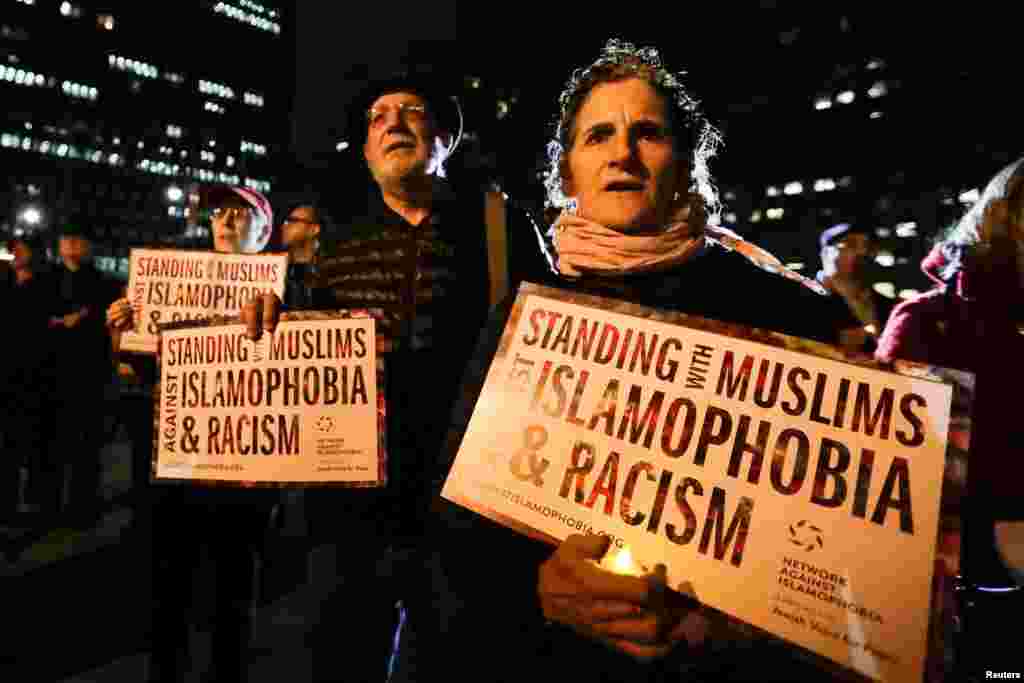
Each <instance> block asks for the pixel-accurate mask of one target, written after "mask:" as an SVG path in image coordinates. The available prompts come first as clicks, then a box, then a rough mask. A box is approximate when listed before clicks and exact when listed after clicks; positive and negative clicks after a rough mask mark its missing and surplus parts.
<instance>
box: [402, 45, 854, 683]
mask: <svg viewBox="0 0 1024 683" xmlns="http://www.w3.org/2000/svg"><path fill="white" fill-rule="evenodd" d="M560 104H561V110H560V115H559V119H558V128H557V130H556V134H555V140H554V141H553V142H552V143H551V144H550V145H549V148H548V149H549V155H550V158H551V167H550V171H549V173H548V176H547V189H548V198H549V203H550V204H552V205H553V206H555V207H556V208H557V209H558V210H559V211H560V215H558V217H557V219H556V220H555V223H554V225H553V227H552V229H551V230H550V231H548V230H545V229H538V238H539V240H540V242H541V243H542V244H543V246H544V251H545V254H546V257H547V261H548V263H549V264H550V266H551V273H550V275H549V276H548V278H547V279H546V281H545V282H542V283H540V284H547V285H549V286H554V287H558V288H561V289H565V290H570V291H574V292H582V293H587V294H595V295H600V296H603V297H608V298H611V299H616V300H621V301H627V302H633V303H638V304H642V305H644V306H649V307H654V308H659V309H665V310H669V311H678V312H683V313H687V314H691V315H694V316H700V317H704V318H709V319H713V320H719V321H724V322H730V323H738V324H742V325H747V326H751V327H759V328H764V329H768V330H773V331H778V332H783V333H786V334H789V335H794V336H799V337H804V338H811V339H817V340H819V341H825V342H830V341H835V340H834V337H833V336H832V334H831V330H829V329H828V328H823V327H820V326H819V321H820V320H822V319H823V316H824V299H823V297H822V296H821V294H822V292H823V290H822V289H821V287H820V285H818V283H816V282H814V281H811V280H808V279H806V278H803V277H802V276H800V275H799V274H797V273H795V272H792V271H789V270H787V269H785V267H784V266H782V264H781V263H779V261H778V260H777V259H775V258H774V257H773V256H772V255H771V254H769V253H767V252H766V251H764V250H763V249H760V248H759V247H757V246H755V245H753V244H751V243H749V242H747V241H746V240H744V239H743V238H741V237H740V236H738V235H736V234H735V233H733V232H731V231H728V230H725V229H723V228H720V227H718V226H717V225H716V223H717V216H718V213H719V210H720V206H719V204H718V201H717V193H716V192H715V191H714V189H713V186H712V185H711V182H710V180H711V179H710V175H709V173H708V167H707V162H708V160H709V159H710V157H711V156H712V155H713V154H714V152H715V149H716V147H717V144H718V142H719V141H720V136H719V134H718V132H717V131H716V129H715V128H714V127H713V126H711V124H710V123H708V122H707V120H706V119H705V118H704V117H703V115H702V114H700V112H699V110H698V109H697V107H696V102H695V101H694V100H693V99H692V98H691V97H690V95H689V93H687V91H686V90H685V89H683V87H682V85H681V83H680V81H679V80H678V77H677V76H676V75H674V74H671V73H669V72H668V71H667V70H666V69H665V68H664V67H663V66H662V64H661V61H660V57H659V56H658V55H657V52H656V51H654V50H653V49H644V50H638V49H636V48H635V47H634V46H632V45H630V44H628V43H622V42H619V41H610V42H609V43H608V44H607V45H606V47H605V49H604V51H603V53H602V55H601V57H600V59H599V60H598V61H597V62H595V63H594V64H592V65H591V66H590V67H588V68H587V69H583V70H579V71H577V72H576V73H575V74H574V76H573V78H572V79H571V80H570V82H569V85H568V86H567V88H566V90H565V92H564V93H563V95H562V97H561V98H560ZM511 304H512V299H511V298H509V299H508V300H506V301H505V302H504V303H503V304H502V305H501V306H499V307H498V309H496V310H495V311H494V312H493V313H492V315H491V317H490V320H489V323H488V325H487V327H486V329H485V331H484V334H483V336H482V337H481V339H480V342H479V344H478V346H477V349H476V352H475V354H474V356H473V360H472V361H471V362H470V366H469V368H468V369H467V372H466V374H465V377H464V381H463V385H462V390H461V397H460V400H459V402H458V403H457V405H456V408H455V410H454V413H453V417H452V420H451V424H450V429H449V432H448V437H447V440H446V444H445V447H444V448H443V449H442V453H441V456H440V460H439V463H438V467H437V471H436V473H435V476H436V480H435V491H434V494H435V495H434V501H433V506H432V514H431V517H430V519H429V520H428V527H427V535H426V538H425V544H426V545H428V546H429V548H430V551H429V552H428V553H427V555H426V557H425V558H424V560H423V566H424V571H423V573H422V575H421V581H422V583H421V588H420V590H419V591H418V593H417V596H418V598H417V599H418V600H419V601H420V602H421V603H422V604H421V605H418V606H417V608H414V609H412V610H410V612H409V614H410V624H409V628H408V633H406V631H403V638H405V637H409V638H410V639H414V641H415V648H414V649H411V650H410V651H408V652H407V653H404V654H406V655H407V656H404V657H403V652H402V651H400V653H399V662H400V663H399V666H398V667H397V669H396V673H395V675H394V677H393V679H392V680H395V681H412V680H434V679H438V680H440V679H444V680H479V679H483V680H488V681H523V680H558V679H562V678H567V679H568V678H569V677H571V678H572V679H573V680H585V681H594V682H597V681H684V680H716V681H719V680H721V681H724V680H731V681H740V680H749V681H774V680H777V681H794V680H801V681H803V680H832V677H831V675H830V674H827V673H824V672H822V671H820V670H818V669H816V668H815V667H813V666H812V665H810V664H808V663H806V662H805V661H803V660H801V659H800V658H799V657H797V656H795V655H794V653H793V651H792V648H787V647H780V646H778V645H774V644H771V643H768V642H767V641H758V642H757V644H756V647H755V646H754V645H753V644H752V643H753V642H754V641H749V642H748V641H746V640H745V639H744V638H742V637H739V636H738V635H737V634H738V633H739V630H737V629H735V628H734V627H732V626H728V627H726V626H723V622H722V620H720V619H717V618H713V617H711V616H708V614H706V613H705V612H704V611H703V610H701V609H699V608H697V609H695V608H694V607H693V606H692V605H689V606H683V604H682V603H683V602H684V601H682V600H679V601H674V600H669V602H673V604H677V605H678V608H673V609H671V610H670V611H669V612H668V617H667V618H663V619H662V620H659V619H658V616H657V615H656V614H655V612H654V607H653V605H652V604H651V602H650V595H649V593H648V591H647V583H646V582H645V581H644V580H643V579H639V578H637V577H632V576H619V575H616V574H613V573H611V572H608V571H604V570H600V569H596V568H594V567H593V566H592V565H591V564H590V563H589V561H590V560H598V559H600V558H601V557H602V556H603V554H604V552H605V551H606V549H607V543H608V539H607V538H606V537H601V536H581V535H571V536H569V537H568V539H566V540H565V541H564V542H562V543H561V544H559V545H558V547H557V549H556V550H555V551H554V553H552V551H551V548H550V546H547V545H544V544H542V543H540V542H539V541H535V540H532V539H529V538H527V537H525V536H520V535H518V534H517V533H516V532H514V531H512V530H510V529H508V528H506V527H503V526H500V525H498V524H496V523H494V522H491V521H490V520H488V519H486V518H484V517H481V516H479V515H477V514H475V513H473V512H470V511H468V510H466V509H464V508H461V507H459V506H457V505H455V504H453V503H450V502H448V501H447V500H445V499H442V498H440V496H439V495H438V494H439V491H440V488H441V486H442V484H443V482H444V479H445V477H446V475H447V472H448V471H449V469H450V467H451V465H452V462H453V461H454V458H455V454H456V453H457V452H458V449H459V445H460V443H461V441H462V436H463V434H464V432H465V430H466V428H467V425H468V422H469V417H470V415H471V414H472V412H473V407H474V405H475V403H476V400H477V397H478V396H479V394H480V391H481V388H482V385H483V382H484V378H485V376H486V374H487V371H488V368H489V366H490V363H491V360H492V358H493V357H494V354H495V352H496V349H497V345H498V341H499V338H500V336H501V334H502V331H503V329H504V327H505V324H506V321H507V318H508V315H509V311H510V309H511ZM669 593H670V594H672V595H673V596H677V597H678V594H675V593H674V591H669ZM755 653H756V655H757V656H756V657H754V656H753V654H755Z"/></svg>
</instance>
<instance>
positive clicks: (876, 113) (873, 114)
mask: <svg viewBox="0 0 1024 683" xmlns="http://www.w3.org/2000/svg"><path fill="white" fill-rule="evenodd" d="M870 117H871V118H873V119H880V118H882V112H880V111H873V112H871V114H870Z"/></svg>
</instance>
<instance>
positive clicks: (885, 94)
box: [0, 0, 1016, 296]
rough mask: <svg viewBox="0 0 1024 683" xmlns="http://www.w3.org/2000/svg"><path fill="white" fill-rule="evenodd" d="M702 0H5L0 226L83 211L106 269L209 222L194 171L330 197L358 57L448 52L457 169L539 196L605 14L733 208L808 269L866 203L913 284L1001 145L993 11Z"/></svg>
mask: <svg viewBox="0 0 1024 683" xmlns="http://www.w3.org/2000/svg"><path fill="white" fill-rule="evenodd" d="M716 7H717V8H715V9H711V8H708V7H700V6H696V5H694V6H692V7H691V6H686V7H685V9H684V10H681V11H680V12H679V16H678V17H675V18H673V19H672V20H668V19H669V16H668V15H669V14H671V13H672V11H670V10H668V9H658V10H656V11H654V12H653V13H652V12H642V13H638V15H637V16H632V15H630V16H611V15H606V14H603V13H601V12H594V11H591V12H589V13H587V14H586V15H584V14H583V13H580V12H577V11H571V10H568V9H564V8H563V9H558V8H555V9H552V8H545V11H544V12H543V14H540V13H534V12H528V11H520V10H519V9H517V8H515V7H512V6H508V7H496V8H493V9H481V8H479V7H476V6H475V5H470V4H468V3H463V4H462V6H458V5H457V4H456V3H433V4H430V5H429V6H426V5H424V6H421V7H415V6H398V7H394V6H391V5H383V4H382V5H376V4H372V3H371V4H369V5H366V6H362V7H360V9H359V12H358V13H354V12H353V11H352V10H351V9H350V8H348V6H347V5H346V4H344V3H324V2H313V1H312V0H307V1H305V2H299V3H269V2H265V3H262V4H261V3H258V2H250V1H248V0H246V1H245V2H242V1H241V0H238V2H236V3H235V4H231V3H223V2H214V1H213V0H209V1H202V2H199V3H197V4H185V3H174V4H173V5H172V4H170V3H167V4H159V5H150V4H149V3H146V4H145V5H143V4H140V3H127V2H123V3H105V4H97V3H84V2H78V3H73V2H58V1H56V0H10V1H9V2H7V3H6V5H5V9H4V12H3V13H2V15H0V16H2V23H0V92H2V93H3V100H4V101H5V102H6V103H8V105H7V106H6V107H4V113H3V116H4V117H5V118H4V121H3V126H2V127H3V130H2V135H3V139H2V144H3V146H2V148H0V159H2V160H3V166H4V168H5V169H7V172H6V174H5V178H4V182H3V184H2V185H0V207H3V209H2V211H3V213H2V214H0V227H2V230H3V231H4V232H8V233H10V232H16V231H19V230H21V231H29V230H41V231H43V234H47V233H46V231H48V230H52V229H53V228H54V227H55V226H56V225H58V224H59V223H60V222H61V221H68V220H70V221H78V222H83V223H88V224H89V227H90V228H91V229H92V231H93V233H94V235H95V237H96V240H97V247H96V256H97V262H98V264H99V265H100V267H101V268H102V269H104V270H106V271H108V272H111V273H115V274H118V275H119V276H120V277H122V278H123V277H125V276H126V266H127V255H128V249H130V248H131V247H132V246H137V245H143V244H154V243H161V242H163V243H167V244H175V243H183V242H184V243H189V242H190V240H196V239H199V240H202V239H203V238H204V237H206V234H205V228H204V227H203V226H202V225H198V226H197V225H194V223H195V221H194V220H193V221H191V222H190V221H189V216H187V215H186V213H187V212H188V196H187V189H188V187H190V185H189V183H193V182H214V183H240V184H245V185H249V186H251V187H254V188H256V189H260V190H263V191H266V192H268V193H269V195H270V197H271V199H272V201H274V202H275V204H276V203H278V202H279V201H282V200H286V199H287V198H288V197H289V196H290V195H292V194H293V193H296V192H305V191H308V190H316V191H317V192H319V193H321V194H323V195H325V196H327V197H330V199H331V200H332V203H333V204H334V205H335V206H338V207H342V208H343V207H344V206H345V203H346V198H347V197H361V196H362V195H363V194H364V193H365V191H366V187H365V185H366V183H365V180H366V179H367V176H366V173H365V170H364V167H363V164H362V160H361V158H360V152H359V144H358V141H349V140H345V139H344V138H345V131H344V129H343V126H342V125H341V122H342V121H343V120H344V118H343V117H344V112H345V107H346V105H347V103H348V101H349V99H350V98H351V97H352V94H353V93H354V92H355V91H356V90H357V89H358V88H359V87H360V84H361V83H362V82H364V81H365V79H366V78H367V77H368V76H379V75H382V74H387V73H391V72H393V71H395V70H397V69H399V68H403V67H407V66H416V67H418V68H424V67H428V68H432V69H434V70H436V71H438V72H439V73H442V74H444V75H445V76H446V77H447V79H448V80H449V81H450V82H451V83H452V89H453V90H454V91H455V92H454V93H453V94H456V95H458V96H459V97H460V99H461V101H462V103H463V106H464V108H465V113H466V131H465V136H464V142H463V145H462V147H461V149H460V152H459V153H458V154H457V156H456V158H455V159H454V160H453V162H452V166H453V168H454V172H455V173H459V172H461V173H462V174H463V175H468V176H470V177H474V178H478V179H479V180H480V181H481V182H485V183H490V182H496V183H498V184H499V185H500V186H501V187H502V188H503V189H504V190H505V192H507V193H508V194H509V195H510V196H512V197H513V199H515V200H516V201H518V202H520V203H521V204H522V205H525V206H528V207H532V208H534V209H538V208H540V205H541V201H542V195H541V192H540V184H539V182H538V180H537V173H538V171H539V170H540V168H541V166H542V151H543V149H544V143H545V141H546V135H547V134H548V133H549V131H550V122H551V117H552V115H553V113H554V102H555V98H556V97H557V94H558V92H559V90H560V88H561V85H562V83H563V82H564V80H565V78H566V77H567V76H568V74H569V73H570V71H571V69H573V68H575V67H577V66H580V65H582V64H583V63H585V62H586V61H587V60H589V59H591V58H592V57H593V56H594V55H595V54H596V53H597V51H598V50H599V49H600V47H601V45H602V44H603V43H604V41H605V40H606V39H607V38H608V37H611V36H620V37H622V38H625V39H628V40H631V41H633V42H635V43H637V44H643V45H654V46H657V47H658V48H659V49H661V51H662V54H663V56H664V59H665V61H666V63H667V64H668V65H669V66H671V67H672V68H677V69H685V70H686V71H688V72H689V76H688V81H689V83H690V85H691V86H692V89H693V92H694V93H696V95H697V96H698V98H700V99H701V100H702V101H703V103H704V107H705V108H706V110H707V112H708V113H709V115H710V116H711V118H712V120H713V121H715V122H716V123H718V124H719V126H720V127H721V129H722V130H723V131H724V133H725V139H726V144H725V147H724V149H723V151H722V153H721V154H720V155H719V157H718V158H717V159H716V160H715V161H714V162H713V165H712V171H713V173H714V174H715V175H716V177H717V179H718V182H719V186H720V189H721V191H722V194H723V196H724V198H725V200H726V211H725V213H724V216H723V217H724V220H725V222H726V224H727V225H729V226H732V227H734V228H736V229H737V230H738V231H739V232H741V233H742V234H744V235H747V236H750V237H752V238H756V239H758V240H760V241H761V242H762V243H764V244H765V246H768V247H769V248H771V249H773V250H775V251H776V252H777V253H778V254H779V256H780V257H783V258H784V259H785V260H786V261H787V262H788V263H793V264H803V268H804V270H805V272H808V273H810V272H813V271H814V270H815V269H816V268H817V267H818V263H817V253H816V241H815V238H816V236H817V234H818V233H820V231H821V230H822V229H824V228H825V227H827V226H828V225H831V224H833V223H836V222H840V221H843V220H856V221H859V222H862V223H870V224H871V225H870V227H871V229H872V230H874V231H875V234H876V235H877V237H878V238H879V246H880V251H879V254H878V257H877V262H876V263H875V264H874V266H873V269H872V273H871V277H872V278H873V279H874V280H875V281H876V285H877V286H878V287H879V288H880V289H881V290H882V291H883V292H884V293H885V294H887V295H890V296H899V295H900V293H906V292H905V290H913V289H920V288H922V287H924V286H925V281H924V278H923V277H922V276H920V275H919V273H918V269H917V263H918V261H919V260H920V257H921V256H922V255H923V253H924V251H925V250H926V248H927V246H928V244H929V241H930V240H931V239H932V238H933V237H934V236H935V234H936V232H937V231H939V230H941V229H942V228H944V227H945V226H947V225H948V224H949V222H950V221H951V220H953V219H954V218H956V217H957V216H958V215H959V214H960V213H961V212H962V211H963V209H964V204H965V203H966V202H969V201H970V200H971V198H972V197H974V196H975V195H974V191H976V190H977V189H978V185H979V184H980V183H981V182H983V181H984V179H986V178H987V177H989V176H991V174H992V173H994V172H995V170H996V169H998V168H999V167H1001V166H1002V165H1003V164H1005V163H1007V162H1008V161H1010V160H1011V159H1012V158H1013V157H1014V156H1015V154H1016V150H1013V149H1011V148H1009V147H1008V146H1007V144H1006V143H1007V141H1008V140H1013V139H1015V136H1014V135H1013V134H1012V132H1011V131H1012V129H1011V125H1012V123H1011V121H1010V119H1011V116H1012V114H1011V109H1010V108H1009V107H999V106H992V104H993V103H995V102H998V101H1000V98H1001V97H1004V96H1003V95H1002V93H1004V92H1009V91H1008V89H1007V86H1006V85H1005V84H1004V83H1003V79H1004V78H1005V69H1004V68H1003V67H1002V65H1003V64H1005V58H1006V54H1007V53H1008V52H1009V45H1010V43H1009V42H1008V41H1005V42H1004V41H1002V40H1001V39H1000V36H1001V35H1002V33H1003V31H1001V30H1000V29H998V28H996V29H993V28H992V26H990V25H988V24H989V23H991V22H988V23H986V24H984V25H985V28H984V29H979V28H975V27H974V26H973V25H972V24H973V23H974V22H972V21H971V20H969V19H967V18H965V17H958V16H953V15H948V16H929V17H926V18H922V17H914V16H909V17H906V18H900V17H894V16H891V15H890V14H886V13H882V12H879V11H877V10H876V9H870V7H869V8H868V9H865V8H864V6H863V5H861V4H857V5H856V7H857V8H858V9H853V8H852V7H845V8H844V7H843V6H842V4H830V5H828V6H827V7H818V8H815V9H807V8H805V7H803V6H802V4H801V3H779V2H760V3H729V4H724V5H718V6H716ZM619 14H624V13H621V12H620V13H619ZM979 24H980V22H979ZM604 26H607V28H604ZM56 44H59V45H61V46H62V47H61V49H59V50H55V49H53V46H54V45H56ZM1004 46H1005V49H1004ZM339 143H348V144H349V147H348V149H346V150H342V151H339V149H338V147H339ZM340 146H344V144H342V145H340ZM190 223H192V224H190ZM797 267H799V266H797Z"/></svg>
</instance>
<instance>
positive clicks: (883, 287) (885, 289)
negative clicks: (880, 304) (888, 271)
mask: <svg viewBox="0 0 1024 683" xmlns="http://www.w3.org/2000/svg"><path fill="white" fill-rule="evenodd" d="M873 289H874V290H875V291H876V292H878V293H879V294H881V295H882V296H884V297H886V298H887V299H895V298H896V285H894V284H893V283H891V282H876V283H875V286H874V288H873Z"/></svg>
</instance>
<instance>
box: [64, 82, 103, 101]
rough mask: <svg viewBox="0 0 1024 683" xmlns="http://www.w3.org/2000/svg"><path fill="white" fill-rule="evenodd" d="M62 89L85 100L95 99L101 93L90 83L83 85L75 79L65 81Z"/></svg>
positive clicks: (65, 92) (67, 93)
mask: <svg viewBox="0 0 1024 683" xmlns="http://www.w3.org/2000/svg"><path fill="white" fill-rule="evenodd" d="M61 90H63V91H64V94H65V95H70V96H71V97H77V98H79V99H83V100H95V99H96V98H97V97H99V94H100V91H99V90H97V89H96V88H94V87H92V86H88V85H82V84H81V83H75V82H74V81H64V82H63V83H61Z"/></svg>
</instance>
